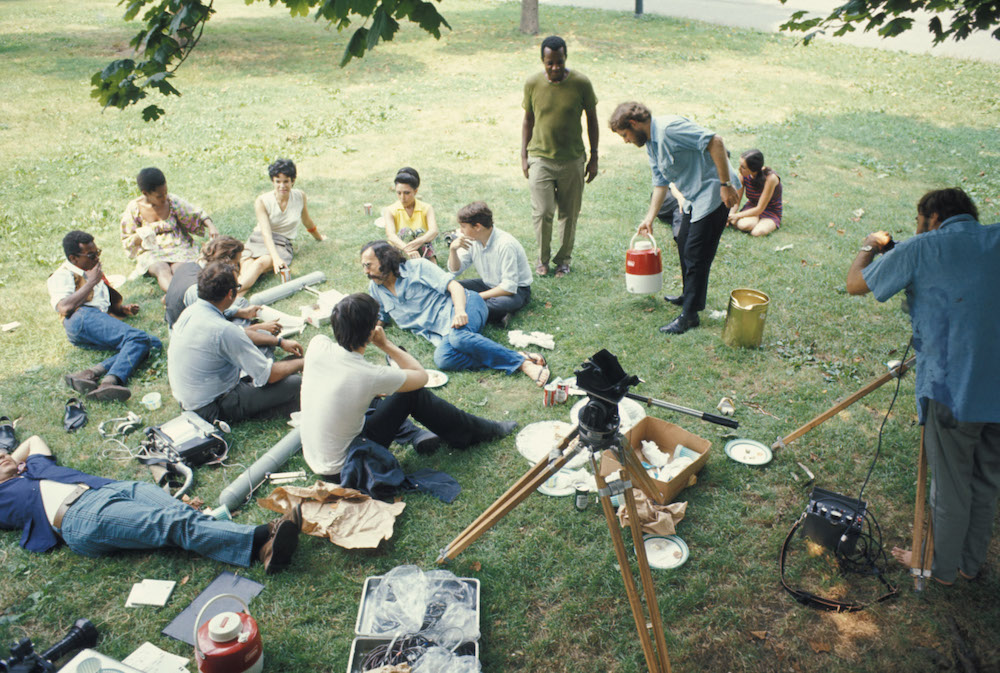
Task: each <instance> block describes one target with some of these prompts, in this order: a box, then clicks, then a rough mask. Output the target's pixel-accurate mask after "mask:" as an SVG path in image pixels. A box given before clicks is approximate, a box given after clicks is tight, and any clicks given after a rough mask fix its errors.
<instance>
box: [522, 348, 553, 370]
mask: <svg viewBox="0 0 1000 673" xmlns="http://www.w3.org/2000/svg"><path fill="white" fill-rule="evenodd" d="M517 354H518V355H520V356H521V357H522V358H524V359H525V360H527V361H528V362H534V363H535V364H536V365H538V366H539V367H544V366H545V365H547V364H549V363H548V362H546V361H545V357H544V356H543V355H542V354H541V353H529V352H528V351H518V352H517Z"/></svg>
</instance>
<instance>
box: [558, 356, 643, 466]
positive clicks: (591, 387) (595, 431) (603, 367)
mask: <svg viewBox="0 0 1000 673" xmlns="http://www.w3.org/2000/svg"><path fill="white" fill-rule="evenodd" d="M574 373H575V374H576V385H577V386H578V387H580V388H582V389H583V390H584V391H585V392H586V393H587V398H588V400H587V404H586V405H585V406H584V407H583V409H581V410H580V417H579V428H580V437H581V439H582V440H583V441H584V443H586V444H588V445H589V446H590V447H591V448H593V449H594V450H602V449H606V448H609V447H610V446H612V445H613V444H614V443H615V439H616V438H617V436H618V430H619V428H620V427H621V418H620V417H619V415H618V403H619V402H621V401H622V398H624V397H625V394H626V393H628V389H629V388H631V387H632V386H634V385H636V384H638V383H639V377H638V376H633V375H632V374H627V373H625V370H624V369H622V367H621V365H620V364H618V358H616V357H615V356H614V355H612V354H611V353H609V352H608V351H607V350H600V351H598V352H597V353H594V355H592V356H591V357H590V358H589V359H588V360H586V361H585V362H584V363H583V365H582V366H581V368H580V369H578V370H577V371H576V372H574Z"/></svg>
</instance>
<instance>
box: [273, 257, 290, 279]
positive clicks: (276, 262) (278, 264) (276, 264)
mask: <svg viewBox="0 0 1000 673" xmlns="http://www.w3.org/2000/svg"><path fill="white" fill-rule="evenodd" d="M271 268H272V269H274V275H275V276H280V275H281V270H282V269H287V268H288V267H287V266H285V263H284V262H282V261H281V258H280V257H278V256H277V255H275V256H274V259H273V260H271Z"/></svg>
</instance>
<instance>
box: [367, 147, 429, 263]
mask: <svg viewBox="0 0 1000 673" xmlns="http://www.w3.org/2000/svg"><path fill="white" fill-rule="evenodd" d="M394 182H395V184H396V198H398V199H399V201H398V202H396V203H394V204H392V205H391V206H386V207H385V208H383V209H382V218H381V220H382V224H383V225H384V226H385V237H386V240H388V241H389V242H390V243H392V245H394V246H395V247H397V248H399V249H400V250H402V251H403V253H404V254H405V255H406V256H407V257H411V258H417V257H425V258H427V259H429V260H431V261H432V262H434V263H437V257H436V256H435V254H434V247H433V245H432V243H433V241H434V239H435V238H437V235H438V226H437V219H436V218H435V216H434V207H433V206H431V205H430V204H427V203H424V202H423V201H418V200H417V189H419V188H420V174H419V173H417V171H416V170H415V169H413V168H410V167H409V166H404V167H403V168H400V169H399V171H397V172H396V179H395V181H394Z"/></svg>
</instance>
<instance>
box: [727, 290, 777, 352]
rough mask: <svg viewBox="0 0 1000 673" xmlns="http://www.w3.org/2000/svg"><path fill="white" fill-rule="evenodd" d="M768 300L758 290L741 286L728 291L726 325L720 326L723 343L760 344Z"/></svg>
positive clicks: (730, 344)
mask: <svg viewBox="0 0 1000 673" xmlns="http://www.w3.org/2000/svg"><path fill="white" fill-rule="evenodd" d="M770 301H771V300H770V298H769V297H768V296H767V295H766V294H764V293H763V292H761V291H760V290H750V289H747V288H743V289H739V290H733V291H732V292H730V293H729V308H728V310H727V311H726V325H725V327H723V328H722V340H723V341H724V342H725V344H726V345H727V346H733V347H743V348H757V347H758V346H760V340H761V337H763V336H764V320H765V319H766V318H767V305H768V304H769V303H770Z"/></svg>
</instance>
